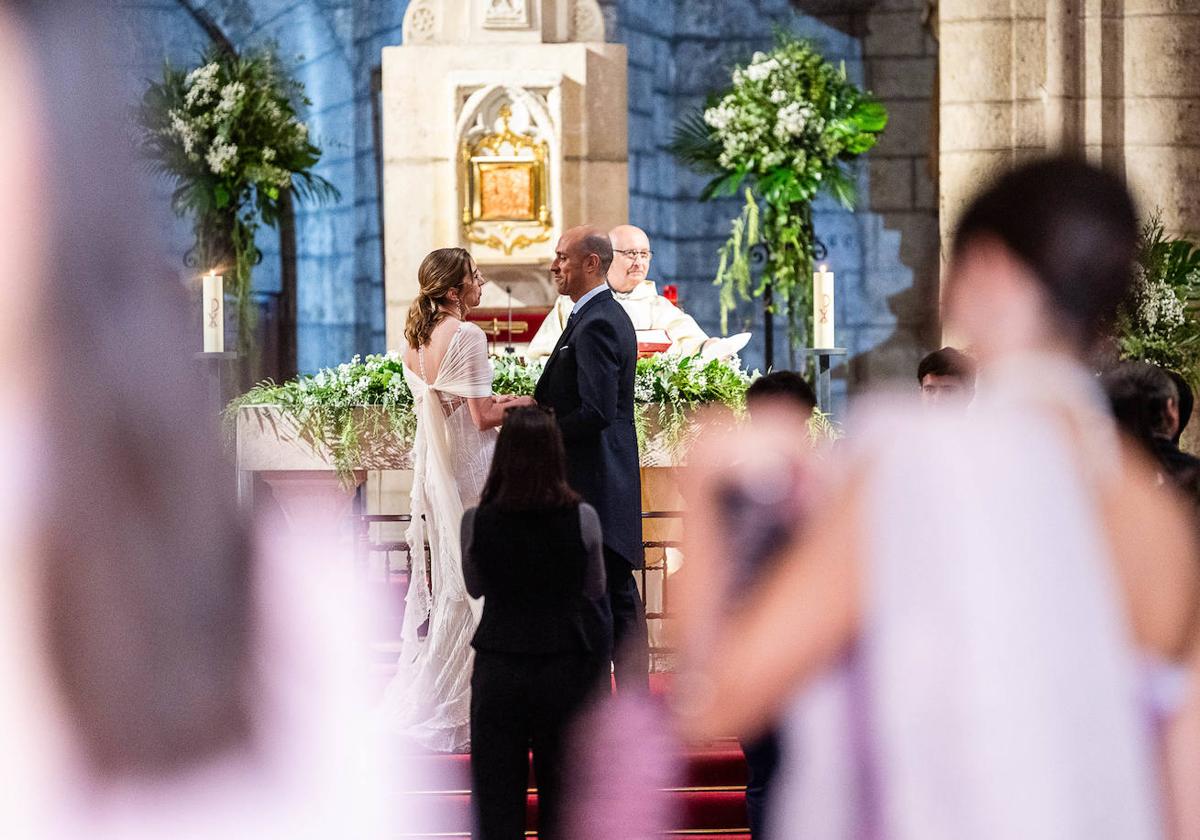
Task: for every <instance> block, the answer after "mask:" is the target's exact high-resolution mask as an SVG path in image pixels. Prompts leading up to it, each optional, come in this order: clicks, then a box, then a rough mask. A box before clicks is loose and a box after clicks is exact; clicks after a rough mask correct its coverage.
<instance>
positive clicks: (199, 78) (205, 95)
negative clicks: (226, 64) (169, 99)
mask: <svg viewBox="0 0 1200 840" xmlns="http://www.w3.org/2000/svg"><path fill="white" fill-rule="evenodd" d="M220 72H221V68H220V66H218V64H217V63H216V62H215V61H213V62H209V63H208V64H205V65H204V66H203V67H197V68H196V69H195V70H193V71H192V72H190V73H188V74H187V78H185V79H184V80H183V86H184V88H185V89H186V90H187V93H186V94H184V99H183V102H184V104H185V105H186V106H187V107H188V108H189V109H190V108H194V107H195V106H197V105H206V104H208V103H209V102H211V101H212V98H213V96H214V94H216V92H217V87H218V84H217V74H218V73H220Z"/></svg>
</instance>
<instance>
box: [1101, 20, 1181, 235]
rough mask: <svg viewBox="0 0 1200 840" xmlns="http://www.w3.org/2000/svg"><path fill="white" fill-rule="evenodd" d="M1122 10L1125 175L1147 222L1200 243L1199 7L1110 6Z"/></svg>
mask: <svg viewBox="0 0 1200 840" xmlns="http://www.w3.org/2000/svg"><path fill="white" fill-rule="evenodd" d="M1104 5H1105V6H1106V7H1109V8H1110V10H1114V9H1118V8H1121V7H1123V9H1124V15H1123V24H1124V25H1123V32H1124V39H1123V40H1124V43H1123V52H1124V56H1123V57H1124V61H1123V70H1124V73H1123V75H1124V86H1125V91H1124V158H1125V173H1126V176H1127V177H1128V178H1129V182H1130V184H1131V185H1132V186H1133V189H1134V192H1135V194H1136V195H1137V197H1138V199H1139V203H1140V209H1141V211H1142V213H1143V214H1148V213H1150V212H1151V211H1153V210H1154V209H1156V208H1161V209H1162V218H1163V222H1164V224H1165V226H1166V228H1167V230H1168V232H1172V233H1181V234H1184V233H1185V234H1190V235H1193V236H1195V235H1200V3H1198V2H1196V0H1110V2H1107V3H1105V4H1104Z"/></svg>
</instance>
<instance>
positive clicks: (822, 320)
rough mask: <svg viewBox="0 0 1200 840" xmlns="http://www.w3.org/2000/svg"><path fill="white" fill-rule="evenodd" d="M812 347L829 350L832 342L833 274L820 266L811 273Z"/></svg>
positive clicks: (833, 345) (832, 346)
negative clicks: (819, 268)
mask: <svg viewBox="0 0 1200 840" xmlns="http://www.w3.org/2000/svg"><path fill="white" fill-rule="evenodd" d="M812 346H813V347H814V348H817V349H820V350H831V349H833V348H834V347H836V346H837V345H835V344H834V340H833V272H832V271H830V270H829V269H828V268H827V267H826V266H824V265H822V266H821V270H820V271H814V272H813V335H812Z"/></svg>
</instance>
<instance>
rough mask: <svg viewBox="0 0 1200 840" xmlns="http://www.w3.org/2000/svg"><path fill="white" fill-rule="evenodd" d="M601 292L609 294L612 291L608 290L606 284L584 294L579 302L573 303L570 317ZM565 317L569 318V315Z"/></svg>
mask: <svg viewBox="0 0 1200 840" xmlns="http://www.w3.org/2000/svg"><path fill="white" fill-rule="evenodd" d="M602 292H609V293H610V294H611V293H612V289H610V288H609V287H608V284H607V283H601V284H600V285H599V286H597V287H596V288H594V289H592V290H591V291H590V292H588V293H587V294H585V295H584V296H583V297H581V298H580V299H579V300H577V301H575V305H574V306H572V307H571V315H574V314H575V313H576V312H578V311H579V310H580V309H583V305H584V304H585V303H587V302H588V301H589V300H591V299H592V298H594V297H595V296H596V295H598V294H601V293H602ZM567 317H568V318H569V317H570V315H568V316H567Z"/></svg>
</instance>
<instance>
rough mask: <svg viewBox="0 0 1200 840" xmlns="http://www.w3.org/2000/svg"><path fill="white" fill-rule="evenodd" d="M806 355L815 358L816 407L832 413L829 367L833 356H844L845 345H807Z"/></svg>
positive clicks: (831, 365) (825, 412) (831, 364)
mask: <svg viewBox="0 0 1200 840" xmlns="http://www.w3.org/2000/svg"><path fill="white" fill-rule="evenodd" d="M804 352H805V354H806V355H809V356H815V357H816V360H817V377H816V378H817V381H816V382H814V383H813V385H814V386H816V387H815V390H816V392H817V408H819V409H821V411H822V413H824V414H832V413H833V395H832V389H831V379H832V376H831V374H830V372H829V369H830V368H831V367H833V358H834V357H835V356H845V355H846V348H845V347H807V348H805V350H804Z"/></svg>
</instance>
